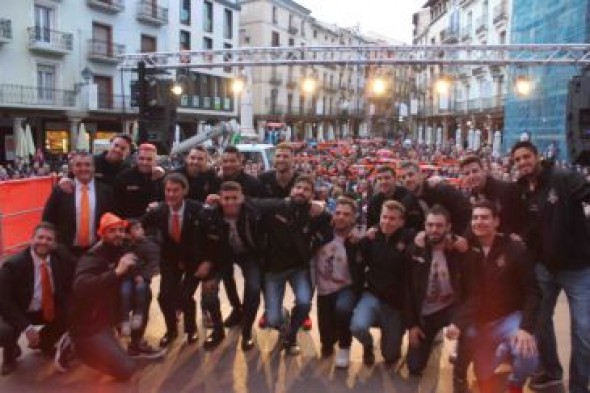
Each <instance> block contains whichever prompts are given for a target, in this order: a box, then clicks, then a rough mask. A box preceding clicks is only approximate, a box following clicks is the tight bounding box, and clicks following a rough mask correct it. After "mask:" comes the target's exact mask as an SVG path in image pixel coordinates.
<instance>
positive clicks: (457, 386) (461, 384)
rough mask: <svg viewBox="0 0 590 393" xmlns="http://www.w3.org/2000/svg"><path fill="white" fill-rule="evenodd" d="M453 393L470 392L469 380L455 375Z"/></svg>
mask: <svg viewBox="0 0 590 393" xmlns="http://www.w3.org/2000/svg"><path fill="white" fill-rule="evenodd" d="M453 393H469V383H468V382H467V380H465V379H462V378H455V377H453Z"/></svg>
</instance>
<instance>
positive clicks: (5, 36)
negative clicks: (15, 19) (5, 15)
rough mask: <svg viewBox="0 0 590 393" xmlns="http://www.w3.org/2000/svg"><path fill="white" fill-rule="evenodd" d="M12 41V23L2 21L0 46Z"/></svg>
mask: <svg viewBox="0 0 590 393" xmlns="http://www.w3.org/2000/svg"><path fill="white" fill-rule="evenodd" d="M10 41H12V21H11V20H10V19H0V45H1V44H5V43H7V42H10Z"/></svg>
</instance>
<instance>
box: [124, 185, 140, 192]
mask: <svg viewBox="0 0 590 393" xmlns="http://www.w3.org/2000/svg"><path fill="white" fill-rule="evenodd" d="M127 190H129V191H135V190H139V186H127Z"/></svg>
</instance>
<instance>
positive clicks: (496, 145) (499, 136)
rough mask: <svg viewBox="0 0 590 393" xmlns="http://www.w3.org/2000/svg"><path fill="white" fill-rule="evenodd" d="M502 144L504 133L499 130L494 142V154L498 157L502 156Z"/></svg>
mask: <svg viewBox="0 0 590 393" xmlns="http://www.w3.org/2000/svg"><path fill="white" fill-rule="evenodd" d="M501 145H502V133H501V132H500V130H497V131H496V132H495V133H494V141H493V143H492V156H494V157H496V158H498V157H500V148H501Z"/></svg>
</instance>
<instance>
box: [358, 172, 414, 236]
mask: <svg viewBox="0 0 590 393" xmlns="http://www.w3.org/2000/svg"><path fill="white" fill-rule="evenodd" d="M376 184H377V190H378V192H377V193H376V194H374V195H373V196H372V197H371V199H370V200H369V205H368V207H367V228H371V227H375V226H377V225H378V224H379V220H380V215H381V206H383V203H384V202H385V201H390V200H393V201H398V202H399V203H401V204H402V205H403V206H404V209H405V211H406V213H405V217H406V218H405V221H404V222H405V226H406V228H411V229H413V230H415V231H420V230H422V228H424V212H423V211H422V208H421V207H420V204H419V203H418V200H417V199H416V198H415V197H414V195H412V193H411V192H409V191H408V190H407V189H406V188H404V187H402V186H398V185H396V175H395V169H393V168H391V167H388V166H381V167H379V168H377V176H376Z"/></svg>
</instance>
